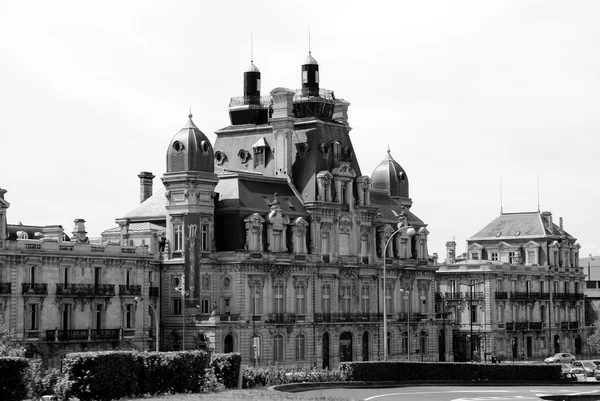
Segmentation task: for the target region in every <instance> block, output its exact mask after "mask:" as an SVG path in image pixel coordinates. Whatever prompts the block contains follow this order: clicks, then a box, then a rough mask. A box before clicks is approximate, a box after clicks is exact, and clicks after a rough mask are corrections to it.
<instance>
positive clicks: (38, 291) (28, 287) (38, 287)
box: [22, 283, 48, 295]
mask: <svg viewBox="0 0 600 401" xmlns="http://www.w3.org/2000/svg"><path fill="white" fill-rule="evenodd" d="M22 288H23V294H33V295H48V284H41V283H23V284H22Z"/></svg>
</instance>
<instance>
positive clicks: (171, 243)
mask: <svg viewBox="0 0 600 401" xmlns="http://www.w3.org/2000/svg"><path fill="white" fill-rule="evenodd" d="M300 69H301V77H302V82H301V84H302V88H301V89H298V90H289V89H285V88H275V89H273V90H272V91H271V92H270V94H269V95H267V96H262V95H261V90H260V71H259V70H258V68H256V66H255V65H254V64H253V63H251V64H250V67H249V68H248V70H247V71H246V72H245V73H244V85H243V88H244V96H242V97H239V98H232V99H231V101H230V104H229V117H230V121H231V124H230V125H229V126H227V127H225V128H223V129H221V130H218V131H217V132H216V136H217V139H216V141H215V143H214V145H213V144H212V143H211V142H210V141H209V140H208V138H207V137H206V136H205V135H204V134H203V133H202V132H201V131H200V129H198V127H197V126H196V124H195V123H194V122H193V121H192V115H190V116H189V120H188V121H187V123H186V124H185V125H184V127H183V128H182V129H181V130H180V131H179V132H178V133H176V134H175V136H174V137H173V138H172V139H171V141H170V142H168V141H165V144H166V145H168V146H167V154H166V172H165V173H164V174H163V175H162V182H163V184H164V189H163V188H160V189H158V190H157V191H154V193H153V191H152V174H150V173H142V174H140V179H141V191H140V194H141V195H140V198H141V200H142V202H141V203H140V204H139V205H138V206H137V207H135V208H134V209H133V210H131V211H130V212H129V213H127V214H125V215H124V216H123V217H122V218H119V219H117V222H118V224H119V227H115V228H113V229H109V230H107V231H105V232H104V233H103V234H102V235H103V238H104V240H105V241H109V240H112V241H134V243H136V244H141V243H146V244H149V245H150V248H151V249H153V247H154V246H157V247H158V249H159V251H158V254H159V258H160V263H161V282H160V288H161V290H160V291H161V299H162V308H161V315H162V316H161V332H162V336H161V337H162V344H161V347H162V349H181V348H186V349H190V348H207V349H211V350H214V351H216V352H230V351H236V352H240V353H241V354H242V356H243V358H244V362H246V363H250V362H256V363H259V364H267V363H270V362H278V363H280V364H284V365H298V364H310V365H318V366H324V367H331V366H336V365H337V364H338V363H339V362H340V361H349V360H377V359H383V357H384V355H383V350H384V348H385V347H384V346H383V344H382V340H383V319H382V313H383V305H382V302H386V309H387V323H388V336H387V338H388V345H389V346H388V347H387V349H388V354H389V355H388V357H389V358H393V359H407V358H409V354H408V352H409V349H410V352H411V353H412V354H413V358H416V357H419V358H423V359H427V360H438V359H444V358H445V355H444V353H445V352H446V351H445V350H446V348H445V347H443V346H442V347H440V346H439V344H440V341H439V340H438V336H439V335H440V330H442V320H441V319H436V315H435V313H434V290H435V288H434V287H435V286H434V284H433V283H434V282H433V280H434V272H435V270H436V268H437V267H436V266H435V265H434V261H433V260H432V259H431V258H430V257H429V254H428V249H427V236H428V234H429V233H428V231H427V229H426V224H425V223H424V222H423V221H422V220H420V219H419V218H418V217H417V216H416V215H415V214H413V212H412V210H411V207H412V200H411V198H410V197H409V186H408V177H407V175H406V172H405V171H404V170H403V169H402V167H401V166H400V165H399V164H398V163H397V162H396V161H395V160H394V159H393V158H392V156H391V154H390V151H389V150H388V154H387V155H386V157H385V158H384V160H383V161H382V162H381V164H380V165H379V166H378V167H377V168H376V169H375V171H374V172H373V174H372V175H371V176H370V177H369V176H367V175H364V174H363V173H362V172H361V169H360V166H359V163H358V161H357V159H356V155H355V153H354V147H353V144H352V141H351V137H350V130H351V128H350V126H349V124H348V114H347V112H348V107H349V103H348V102H347V101H345V100H343V99H340V98H338V97H336V96H335V95H334V92H333V91H330V90H325V89H322V88H320V86H319V80H320V76H319V65H318V63H317V62H316V60H315V59H314V58H313V57H312V56H311V55H310V54H309V56H308V57H307V58H306V60H305V61H304V63H303V64H302V66H301V68H300ZM362 135H365V134H362ZM409 226H410V227H413V228H414V230H409V229H408V228H409ZM398 227H402V228H401V229H400V230H397V229H398ZM413 232H414V235H411V234H413ZM392 235H393V238H392V239H391V240H390V238H391V237H392ZM388 240H390V241H389V242H388ZM142 241H144V242H142ZM388 243H389V245H388V246H387V249H386V244H388ZM385 252H387V254H385ZM384 257H385V258H386V259H385V261H386V271H387V280H386V283H385V286H384V283H383V279H382V277H383V276H382V273H383V272H382V266H383V261H384ZM384 300H385V301H384ZM409 321H410V323H409V324H410V326H411V328H410V330H408V327H407V324H408V322H409ZM409 333H410V335H409ZM415 334H416V335H415Z"/></svg>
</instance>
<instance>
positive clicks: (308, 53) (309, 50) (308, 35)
mask: <svg viewBox="0 0 600 401" xmlns="http://www.w3.org/2000/svg"><path fill="white" fill-rule="evenodd" d="M308 54H310V24H308Z"/></svg>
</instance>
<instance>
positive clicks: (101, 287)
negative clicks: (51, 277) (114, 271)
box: [56, 283, 115, 297]
mask: <svg viewBox="0 0 600 401" xmlns="http://www.w3.org/2000/svg"><path fill="white" fill-rule="evenodd" d="M56 295H68V296H73V295H74V296H80V297H93V296H102V297H112V296H114V295H115V285H114V284H61V283H59V284H56Z"/></svg>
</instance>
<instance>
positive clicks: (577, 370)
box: [569, 367, 587, 381]
mask: <svg viewBox="0 0 600 401" xmlns="http://www.w3.org/2000/svg"><path fill="white" fill-rule="evenodd" d="M569 373H571V374H573V375H575V377H577V381H586V379H587V378H586V376H585V371H584V370H583V369H581V368H576V367H572V368H571V372H569Z"/></svg>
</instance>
